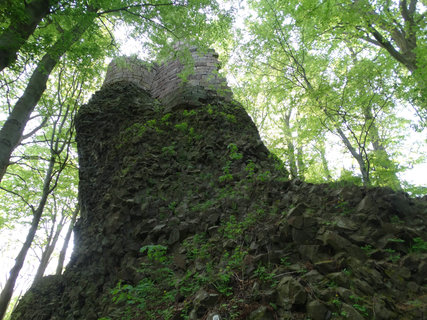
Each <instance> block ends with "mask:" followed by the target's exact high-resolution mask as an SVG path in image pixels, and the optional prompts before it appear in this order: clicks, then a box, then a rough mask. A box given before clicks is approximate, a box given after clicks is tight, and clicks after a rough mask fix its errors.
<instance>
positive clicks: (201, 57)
mask: <svg viewBox="0 0 427 320" xmlns="http://www.w3.org/2000/svg"><path fill="white" fill-rule="evenodd" d="M190 54H191V58H192V60H193V61H191V64H192V66H190V68H191V67H192V69H190V70H191V71H190V72H191V73H190V75H188V76H187V78H186V81H183V80H182V79H181V77H180V74H181V73H182V72H183V71H184V68H185V67H184V65H183V64H182V63H181V62H180V61H179V60H177V59H175V60H171V61H168V62H166V63H163V64H161V65H158V64H149V63H146V62H143V61H141V60H139V59H137V58H134V57H120V58H117V59H115V60H113V61H112V62H111V63H110V65H109V66H108V69H107V75H106V77H105V80H104V85H106V84H109V83H113V82H117V81H122V80H127V81H130V82H133V83H135V84H136V85H138V86H139V87H141V88H142V89H144V90H146V91H148V92H149V93H150V94H151V95H152V96H153V97H154V98H156V99H158V100H159V101H161V102H162V103H163V104H164V105H166V106H167V107H169V108H173V107H175V106H178V105H182V104H190V105H199V104H201V103H203V101H204V100H206V99H207V98H209V97H214V96H215V97H222V98H224V99H226V100H230V99H231V95H232V94H231V90H230V88H229V87H228V86H227V82H226V80H225V79H224V78H223V77H221V76H220V75H219V74H218V70H219V67H220V63H219V61H218V54H217V53H216V52H215V51H214V50H212V49H209V50H208V51H207V52H206V53H203V54H200V53H199V52H198V51H197V48H196V47H192V48H190Z"/></svg>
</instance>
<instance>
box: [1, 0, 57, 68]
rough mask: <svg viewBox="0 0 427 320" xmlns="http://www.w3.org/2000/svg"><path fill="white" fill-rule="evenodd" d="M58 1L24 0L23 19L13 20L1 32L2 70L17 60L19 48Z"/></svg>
mask: <svg viewBox="0 0 427 320" xmlns="http://www.w3.org/2000/svg"><path fill="white" fill-rule="evenodd" d="M57 2H58V0H54V1H52V0H51V1H50V0H33V1H31V2H29V3H27V2H25V1H24V5H25V7H24V10H23V12H22V15H21V19H20V20H19V21H17V22H14V21H12V23H11V24H10V25H9V27H8V28H7V29H6V30H5V31H3V33H1V34H0V71H2V70H3V69H4V68H6V67H8V66H10V65H11V64H12V63H13V62H15V60H16V54H17V52H18V51H19V49H20V48H21V47H22V45H23V44H24V43H25V42H26V41H27V39H28V38H29V37H30V36H31V35H32V34H33V32H34V30H35V29H36V27H37V25H38V24H39V23H40V21H41V20H42V19H43V18H44V17H46V16H47V15H48V14H49V12H50V8H51V5H54V4H55V3H57Z"/></svg>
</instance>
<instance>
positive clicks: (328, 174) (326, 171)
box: [316, 139, 332, 181]
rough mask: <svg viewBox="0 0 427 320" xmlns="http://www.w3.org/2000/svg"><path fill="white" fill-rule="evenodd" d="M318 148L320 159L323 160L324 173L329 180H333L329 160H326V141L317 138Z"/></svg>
mask: <svg viewBox="0 0 427 320" xmlns="http://www.w3.org/2000/svg"><path fill="white" fill-rule="evenodd" d="M316 149H317V150H318V151H319V154H320V159H321V161H322V168H323V174H324V176H325V177H326V180H327V181H330V180H332V176H331V171H330V170H329V166H328V160H326V152H325V141H324V140H323V139H318V140H317V147H316Z"/></svg>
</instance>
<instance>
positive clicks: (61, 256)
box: [56, 206, 80, 275]
mask: <svg viewBox="0 0 427 320" xmlns="http://www.w3.org/2000/svg"><path fill="white" fill-rule="evenodd" d="M79 211H80V208H79V206H77V207H76V209H75V210H74V212H73V216H72V217H71V221H70V225H69V226H68V230H67V234H66V235H65V239H64V245H63V246H62V249H61V252H60V253H59V259H58V266H57V267H56V274H57V275H60V274H62V269H63V268H64V261H65V255H66V254H67V249H68V244H69V243H70V239H71V234H72V232H73V228H74V224H75V223H76V220H77V215H78V214H79Z"/></svg>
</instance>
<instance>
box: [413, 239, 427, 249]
mask: <svg viewBox="0 0 427 320" xmlns="http://www.w3.org/2000/svg"><path fill="white" fill-rule="evenodd" d="M410 250H411V252H417V253H423V252H427V242H426V241H424V240H423V239H421V238H419V237H416V238H414V239H413V244H412V245H411V248H410Z"/></svg>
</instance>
